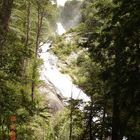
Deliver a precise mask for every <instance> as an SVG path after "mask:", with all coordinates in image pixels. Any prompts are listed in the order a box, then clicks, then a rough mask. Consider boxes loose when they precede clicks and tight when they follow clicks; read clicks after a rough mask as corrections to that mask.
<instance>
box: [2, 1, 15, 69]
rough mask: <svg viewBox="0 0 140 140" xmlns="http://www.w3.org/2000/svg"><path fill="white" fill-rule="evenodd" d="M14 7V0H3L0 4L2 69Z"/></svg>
mask: <svg viewBox="0 0 140 140" xmlns="http://www.w3.org/2000/svg"><path fill="white" fill-rule="evenodd" d="M12 5H13V0H2V1H1V2H0V6H1V7H0V59H1V61H0V67H2V64H3V45H4V42H5V40H6V35H7V31H8V24H9V19H10V16H11V11H12Z"/></svg>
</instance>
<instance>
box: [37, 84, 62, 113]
mask: <svg viewBox="0 0 140 140" xmlns="http://www.w3.org/2000/svg"><path fill="white" fill-rule="evenodd" d="M39 92H40V93H41V94H43V96H44V102H45V103H44V104H46V105H47V106H48V108H49V110H50V112H51V113H55V112H57V111H59V110H62V109H63V108H64V103H63V100H64V97H63V96H62V95H61V93H60V91H59V90H58V89H56V87H55V86H54V85H53V84H52V83H45V84H44V85H41V86H40V87H39Z"/></svg>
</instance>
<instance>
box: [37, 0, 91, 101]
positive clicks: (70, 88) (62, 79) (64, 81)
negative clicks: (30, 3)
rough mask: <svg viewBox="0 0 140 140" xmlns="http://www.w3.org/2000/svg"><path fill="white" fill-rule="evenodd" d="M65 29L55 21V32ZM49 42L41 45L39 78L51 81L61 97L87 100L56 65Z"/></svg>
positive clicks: (63, 2)
mask: <svg viewBox="0 0 140 140" xmlns="http://www.w3.org/2000/svg"><path fill="white" fill-rule="evenodd" d="M65 2H66V0H57V4H58V6H59V5H61V6H64V4H65ZM65 32H66V31H65V29H64V27H63V25H62V24H61V23H60V22H58V23H57V33H58V34H59V35H62V34H63V33H65ZM50 45H51V43H50V42H47V43H45V44H44V45H42V46H41V50H42V51H41V52H40V54H39V55H40V58H42V59H43V61H44V64H43V65H42V67H41V70H40V74H41V76H40V79H41V80H43V81H45V82H46V83H49V82H51V83H52V84H53V85H54V86H55V87H56V89H58V90H59V91H60V93H61V94H62V96H63V97H65V98H70V97H71V96H72V98H74V99H82V100H83V101H89V97H87V96H86V94H85V93H84V92H83V91H82V90H81V89H79V88H78V87H77V86H76V85H74V84H73V83H72V79H71V77H70V76H69V75H67V74H62V73H61V72H60V71H59V68H58V67H57V63H58V58H57V56H55V55H54V54H52V53H51V52H49V48H50Z"/></svg>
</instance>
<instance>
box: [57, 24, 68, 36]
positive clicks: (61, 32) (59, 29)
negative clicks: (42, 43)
mask: <svg viewBox="0 0 140 140" xmlns="http://www.w3.org/2000/svg"><path fill="white" fill-rule="evenodd" d="M65 32H66V30H65V29H64V27H63V25H62V23H61V22H57V33H58V34H59V35H62V34H63V33H65Z"/></svg>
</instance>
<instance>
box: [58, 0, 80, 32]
mask: <svg viewBox="0 0 140 140" xmlns="http://www.w3.org/2000/svg"><path fill="white" fill-rule="evenodd" d="M81 4H82V1H81V0H71V1H67V2H66V3H65V5H64V7H62V10H61V17H60V21H61V22H62V24H63V26H64V27H65V29H66V30H69V29H70V28H72V27H74V26H75V25H77V23H78V22H79V21H80V19H81V12H80V7H81Z"/></svg>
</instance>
